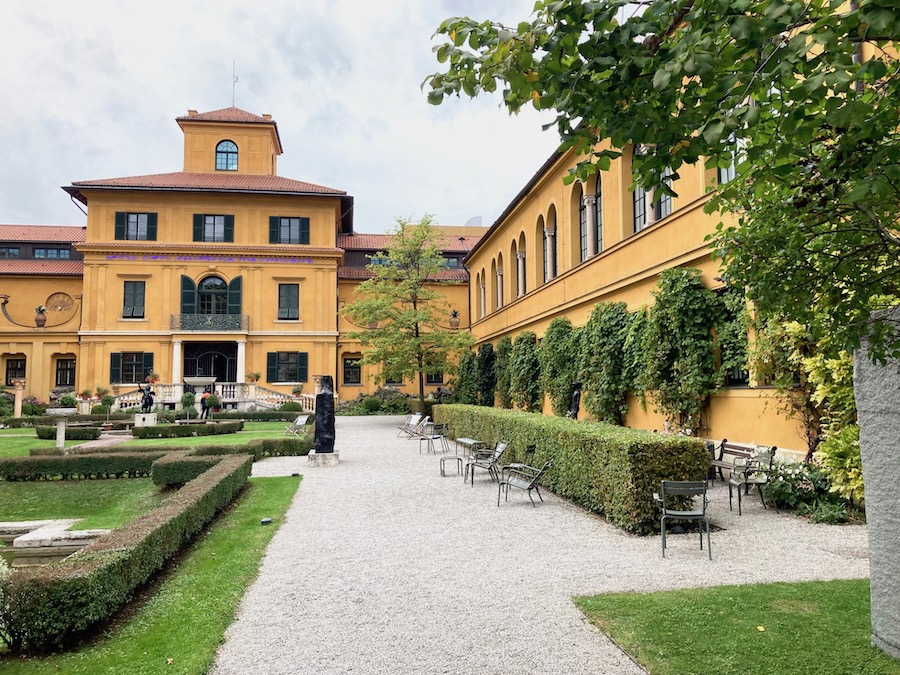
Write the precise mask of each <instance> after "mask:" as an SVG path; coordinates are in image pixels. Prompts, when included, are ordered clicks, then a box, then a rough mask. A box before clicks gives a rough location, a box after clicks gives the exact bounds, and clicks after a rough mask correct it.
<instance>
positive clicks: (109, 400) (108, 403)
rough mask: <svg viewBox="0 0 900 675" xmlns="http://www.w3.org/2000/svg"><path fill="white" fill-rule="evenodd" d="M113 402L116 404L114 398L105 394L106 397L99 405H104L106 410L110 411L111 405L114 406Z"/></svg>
mask: <svg viewBox="0 0 900 675" xmlns="http://www.w3.org/2000/svg"><path fill="white" fill-rule="evenodd" d="M115 402H116V399H115V397H114V396H111V395H110V394H107V395H106V396H104V397H102V398H101V399H100V404H101V405H105V406H106V409H107V410H110V409H111V408H112V407H113V405H114V404H115Z"/></svg>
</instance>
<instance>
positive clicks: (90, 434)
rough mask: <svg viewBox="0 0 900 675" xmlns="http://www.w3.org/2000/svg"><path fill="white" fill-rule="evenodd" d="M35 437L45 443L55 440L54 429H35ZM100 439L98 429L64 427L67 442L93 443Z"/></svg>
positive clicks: (40, 427) (42, 427) (41, 427)
mask: <svg viewBox="0 0 900 675" xmlns="http://www.w3.org/2000/svg"><path fill="white" fill-rule="evenodd" d="M35 431H36V432H37V437H38V438H40V439H43V440H45V441H52V440H53V439H54V438H56V427H44V426H39V427H35ZM98 438H100V427H66V440H67V441H94V440H97V439H98Z"/></svg>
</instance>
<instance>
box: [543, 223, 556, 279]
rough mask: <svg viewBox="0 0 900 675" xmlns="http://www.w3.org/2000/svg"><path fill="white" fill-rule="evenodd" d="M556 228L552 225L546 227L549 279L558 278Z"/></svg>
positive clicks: (545, 242)
mask: <svg viewBox="0 0 900 675" xmlns="http://www.w3.org/2000/svg"><path fill="white" fill-rule="evenodd" d="M555 244H556V230H555V229H553V228H551V227H545V228H544V246H545V251H546V254H547V279H546V280H547V281H550V280H551V279H555V278H556V256H555V255H553V251H554V250H555V249H556V245H555Z"/></svg>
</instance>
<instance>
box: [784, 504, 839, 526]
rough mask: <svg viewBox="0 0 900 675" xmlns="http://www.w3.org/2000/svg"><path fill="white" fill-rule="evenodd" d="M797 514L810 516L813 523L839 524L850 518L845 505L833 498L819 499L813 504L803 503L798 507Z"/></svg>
mask: <svg viewBox="0 0 900 675" xmlns="http://www.w3.org/2000/svg"><path fill="white" fill-rule="evenodd" d="M797 514H798V515H801V516H809V521H810V522H811V523H824V524H826V525H838V524H840V523H846V522H847V521H849V520H850V516H849V515H848V514H847V509H846V508H845V507H844V505H843V504H841V503H840V502H836V501H834V500H831V499H817V500H816V501H815V502H813V503H812V504H801V505H800V506H799V507H798V508H797Z"/></svg>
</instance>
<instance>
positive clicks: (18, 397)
mask: <svg viewBox="0 0 900 675" xmlns="http://www.w3.org/2000/svg"><path fill="white" fill-rule="evenodd" d="M26 381H27V380H26V379H25V378H24V377H23V378H21V379H15V380H13V381H12V383H13V387H15V393H14V394H13V395H14V396H15V399H14V401H13V417H21V416H22V399H24V398H25V382H26Z"/></svg>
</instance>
